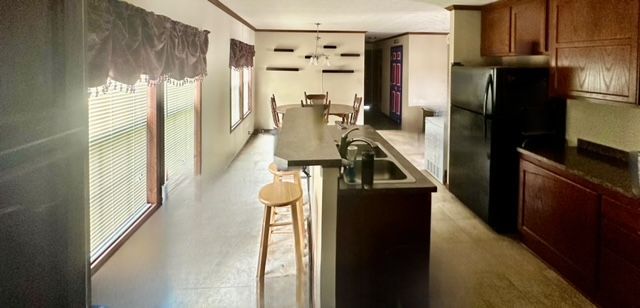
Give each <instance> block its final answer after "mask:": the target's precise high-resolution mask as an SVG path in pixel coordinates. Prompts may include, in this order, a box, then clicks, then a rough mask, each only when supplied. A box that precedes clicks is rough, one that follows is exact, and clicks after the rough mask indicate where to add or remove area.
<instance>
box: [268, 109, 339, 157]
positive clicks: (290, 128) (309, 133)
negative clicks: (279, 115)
mask: <svg viewBox="0 0 640 308" xmlns="http://www.w3.org/2000/svg"><path fill="white" fill-rule="evenodd" d="M274 161H275V163H276V165H278V167H279V168H282V169H286V168H289V167H296V166H298V167H299V166H323V167H335V168H338V167H340V166H341V165H342V160H341V158H340V154H339V153H338V150H337V149H336V146H335V142H334V140H333V136H332V134H331V132H330V130H329V129H328V126H327V125H326V124H325V123H324V122H323V121H322V106H312V107H304V108H303V107H300V108H289V109H287V112H286V113H285V114H284V118H283V119H282V128H281V129H280V131H279V133H278V136H277V137H276V147H275V152H274Z"/></svg>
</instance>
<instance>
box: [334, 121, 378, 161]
mask: <svg viewBox="0 0 640 308" xmlns="http://www.w3.org/2000/svg"><path fill="white" fill-rule="evenodd" d="M356 130H360V128H358V127H354V128H351V129H349V130H348V131H346V132H345V133H344V134H342V136H341V137H340V147H339V148H338V152H339V153H340V157H342V158H345V159H346V158H347V147H349V145H350V144H352V143H354V142H363V143H366V144H368V145H369V146H370V147H371V149H372V150H373V149H374V148H376V147H378V145H377V144H376V143H375V142H374V141H373V140H371V139H368V138H364V137H356V138H352V139H349V134H350V133H351V132H353V131H356Z"/></svg>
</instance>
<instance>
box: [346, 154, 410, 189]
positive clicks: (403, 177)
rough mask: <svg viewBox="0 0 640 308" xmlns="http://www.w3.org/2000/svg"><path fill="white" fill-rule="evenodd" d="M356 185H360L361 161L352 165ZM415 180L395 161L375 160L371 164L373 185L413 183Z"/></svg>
mask: <svg viewBox="0 0 640 308" xmlns="http://www.w3.org/2000/svg"><path fill="white" fill-rule="evenodd" d="M354 167H355V173H356V183H361V181H360V179H361V178H362V161H361V160H356V161H355V163H354ZM415 181H416V179H415V178H414V177H413V176H411V174H409V172H407V170H405V169H404V168H403V167H402V166H401V165H400V164H399V163H398V162H397V161H395V160H393V159H389V158H382V159H376V160H375V161H374V162H373V184H374V185H375V184H376V183H413V182H415Z"/></svg>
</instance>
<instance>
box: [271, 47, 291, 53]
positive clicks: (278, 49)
mask: <svg viewBox="0 0 640 308" xmlns="http://www.w3.org/2000/svg"><path fill="white" fill-rule="evenodd" d="M273 52H293V48H274V49H273Z"/></svg>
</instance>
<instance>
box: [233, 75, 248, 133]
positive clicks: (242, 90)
mask: <svg viewBox="0 0 640 308" xmlns="http://www.w3.org/2000/svg"><path fill="white" fill-rule="evenodd" d="M252 72H253V68H251V67H245V68H241V69H236V68H232V69H231V130H233V129H234V128H236V126H238V124H240V122H242V120H243V119H245V118H246V117H247V116H249V114H250V113H251V108H252V106H251V105H252V94H251V91H252V84H251V81H252V80H251V79H252V78H251V77H252Z"/></svg>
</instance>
